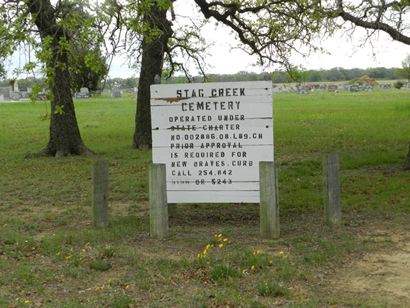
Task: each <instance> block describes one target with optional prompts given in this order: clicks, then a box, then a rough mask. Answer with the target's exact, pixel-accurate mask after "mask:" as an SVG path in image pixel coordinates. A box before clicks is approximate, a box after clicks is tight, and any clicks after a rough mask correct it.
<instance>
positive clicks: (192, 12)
mask: <svg viewBox="0 0 410 308" xmlns="http://www.w3.org/2000/svg"><path fill="white" fill-rule="evenodd" d="M176 4H177V5H178V6H176V7H175V11H176V13H177V15H182V16H185V17H181V16H177V20H182V21H183V20H186V18H187V16H189V18H195V16H198V15H197V13H196V11H197V9H195V8H194V4H193V1H189V0H180V1H176ZM364 34H365V31H364V30H362V29H360V28H358V29H356V32H355V33H354V35H353V37H349V36H348V35H344V34H343V33H341V32H340V34H338V35H334V36H333V37H332V38H329V39H326V40H325V41H323V42H321V44H320V45H321V47H322V48H324V49H325V50H326V51H327V53H326V54H320V53H316V54H311V55H309V56H307V57H305V58H303V57H301V56H299V55H295V56H292V57H291V62H292V63H293V64H294V65H298V66H302V67H303V68H305V69H330V68H333V67H343V68H369V67H387V68H390V67H401V66H402V64H401V62H402V61H403V60H404V58H405V57H406V55H407V54H410V46H407V45H405V44H403V43H398V42H395V41H393V40H392V39H390V37H389V36H388V35H387V34H384V33H378V34H376V35H374V36H373V39H372V45H371V44H370V43H369V42H367V43H365V44H363V42H362V41H363V38H364ZM203 35H204V37H205V38H206V40H207V41H208V42H213V46H212V47H211V48H209V49H208V54H209V55H208V56H207V57H206V59H207V64H208V65H209V70H208V71H207V73H220V74H233V73H236V72H239V71H253V72H261V71H262V70H263V69H262V68H261V67H257V66H254V63H255V62H256V58H255V57H251V56H248V55H247V54H245V53H244V52H243V51H241V50H239V49H232V47H234V46H236V44H237V42H235V40H234V37H233V35H232V34H231V33H230V30H228V29H226V28H224V27H223V26H220V27H215V25H214V23H210V24H208V25H207V26H206V27H205V29H204V33H203ZM19 58H20V59H19ZM24 58H25V57H24V56H23V57H22V56H21V55H20V56H18V55H17V56H14V57H13V60H12V61H11V62H12V63H11V65H9V70H11V69H12V67H17V66H18V65H19V62H20V66H23V65H24ZM273 69H279V67H273V68H271V69H269V70H273ZM137 73H138V72H137V71H136V70H135V69H131V68H129V67H128V61H127V59H126V57H125V56H117V57H116V59H114V61H113V65H112V67H111V71H110V74H109V75H110V77H120V78H127V77H133V76H137ZM193 73H194V72H193ZM194 75H195V73H194Z"/></svg>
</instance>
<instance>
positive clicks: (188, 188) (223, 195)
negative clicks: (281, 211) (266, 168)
mask: <svg viewBox="0 0 410 308" xmlns="http://www.w3.org/2000/svg"><path fill="white" fill-rule="evenodd" d="M151 118H152V143H153V144H152V146H153V149H152V157H153V163H156V164H160V163H162V164H166V180H167V199H168V203H190V202H218V203H219V202H255V203H257V202H259V162H260V161H273V120H272V83H271V82H270V81H255V82H224V83H203V84H200V83H194V84H174V85H152V86H151Z"/></svg>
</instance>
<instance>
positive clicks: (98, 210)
mask: <svg viewBox="0 0 410 308" xmlns="http://www.w3.org/2000/svg"><path fill="white" fill-rule="evenodd" d="M92 175H93V196H92V198H93V214H94V225H95V226H96V227H106V226H108V162H107V161H105V160H98V161H96V162H94V164H93V172H92Z"/></svg>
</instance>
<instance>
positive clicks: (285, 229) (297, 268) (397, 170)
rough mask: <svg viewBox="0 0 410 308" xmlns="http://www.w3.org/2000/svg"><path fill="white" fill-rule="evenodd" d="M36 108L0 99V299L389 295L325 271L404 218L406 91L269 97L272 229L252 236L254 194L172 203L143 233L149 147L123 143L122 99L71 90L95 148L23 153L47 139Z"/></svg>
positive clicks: (337, 299) (86, 301) (189, 301)
mask: <svg viewBox="0 0 410 308" xmlns="http://www.w3.org/2000/svg"><path fill="white" fill-rule="evenodd" d="M47 111H48V105H47V104H46V103H36V104H30V103H27V104H23V103H18V104H0V128H1V133H0V145H1V146H0V211H1V215H0V307H15V306H17V307H20V306H22V307H23V306H32V307H38V306H40V307H43V306H44V307H79V306H81V307H141V306H154V307H169V306H179V307H218V306H224V307H226V306H228V307H235V306H244V307H263V306H274V305H288V306H292V307H307V306H310V307H316V306H328V305H342V306H343V305H353V306H356V305H364V306H366V305H369V306H373V305H389V304H391V303H390V302H386V301H387V299H386V298H384V297H383V294H381V295H380V296H379V297H372V298H369V297H367V296H366V294H361V293H349V292H344V291H340V290H333V289H331V288H329V287H328V286H327V283H326V281H327V280H328V279H331V276H332V274H334V273H335V272H336V270H337V269H338V267H340V266H341V265H342V264H345V263H346V262H349V261H351V260H354V259H357V258H360V256H362V255H363V254H364V253H366V252H369V251H375V250H381V249H391V248H392V245H393V244H392V243H391V242H389V241H376V240H374V238H373V237H372V232H373V231H375V230H376V231H377V230H390V231H392V232H394V231H395V230H409V229H410V226H409V224H408V218H409V214H410V191H409V189H408V187H409V184H410V174H409V173H408V172H403V171H402V170H401V163H402V162H403V160H404V157H405V155H406V153H407V148H408V142H409V140H410V125H409V120H410V93H409V92H404V91H393V90H391V91H384V92H365V93H343V92H342V93H337V94H334V93H323V94H312V95H307V96H301V95H296V94H282V95H278V96H276V97H275V99H274V112H275V131H274V134H275V157H276V161H277V163H278V165H279V187H280V191H279V194H280V206H281V229H282V237H281V239H280V240H276V241H273V240H262V239H260V238H259V235H258V234H259V222H258V207H257V205H253V204H247V205H240V204H229V205H199V204H192V205H178V206H177V207H176V208H175V209H173V210H172V211H171V214H170V227H171V229H170V231H171V236H170V238H169V239H167V240H164V241H159V240H154V239H151V238H150V237H149V234H148V230H149V225H148V223H149V217H148V200H147V193H148V187H147V182H148V181H147V169H148V165H149V162H150V156H151V153H150V151H145V152H142V151H136V150H133V149H132V148H131V137H132V134H133V128H134V125H133V120H134V112H135V103H134V101H133V99H132V98H131V97H128V98H127V97H126V98H122V99H115V100H113V99H111V98H105V97H102V98H98V99H90V100H84V101H77V102H76V111H77V117H78V121H79V125H80V129H81V133H82V136H83V139H84V141H85V143H86V144H87V145H88V146H89V147H90V148H91V149H93V150H94V151H96V152H97V153H98V154H97V155H95V156H94V157H66V158H60V159H53V158H41V159H24V154H25V153H26V152H28V151H31V152H36V151H39V150H41V149H42V147H44V146H45V145H46V142H47V140H48V125H49V123H48V120H44V118H45V115H46V113H47ZM328 152H338V153H339V154H340V157H341V168H342V171H341V177H342V179H341V181H342V207H343V225H342V226H341V227H340V228H332V227H330V226H327V225H326V224H325V223H324V222H323V219H322V204H323V201H322V182H321V181H322V166H321V161H322V157H323V155H324V154H325V153H328ZM100 158H104V159H107V160H108V161H109V172H110V196H109V203H110V226H109V227H108V228H107V229H104V230H97V229H94V228H93V226H92V215H91V166H92V163H93V161H94V160H96V159H100ZM219 234H220V236H218V235H219ZM208 244H209V245H213V246H214V247H212V246H208V248H206V247H207V245H208ZM220 244H222V245H220ZM219 246H221V247H219ZM204 249H205V250H206V252H207V253H206V257H204V258H198V257H197V256H198V253H201V254H202V253H203V252H204ZM395 304H398V305H400V304H402V302H400V299H398V302H396V303H395Z"/></svg>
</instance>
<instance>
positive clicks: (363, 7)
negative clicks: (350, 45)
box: [327, 0, 410, 45]
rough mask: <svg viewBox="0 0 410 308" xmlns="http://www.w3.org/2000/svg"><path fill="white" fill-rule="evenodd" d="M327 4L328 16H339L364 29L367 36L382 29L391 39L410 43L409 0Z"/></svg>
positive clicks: (335, 2)
mask: <svg viewBox="0 0 410 308" xmlns="http://www.w3.org/2000/svg"><path fill="white" fill-rule="evenodd" d="M327 5H328V6H327V9H329V10H330V12H331V14H330V17H340V18H341V19H342V20H344V21H346V22H349V23H351V24H352V25H354V26H356V27H360V28H363V29H366V30H367V35H368V37H371V36H372V35H373V34H375V33H377V32H380V31H382V32H385V33H387V34H388V35H389V36H390V37H391V38H392V39H393V40H395V41H398V42H401V43H404V44H406V45H410V1H409V0H362V1H355V0H337V1H330V2H328V3H327Z"/></svg>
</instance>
